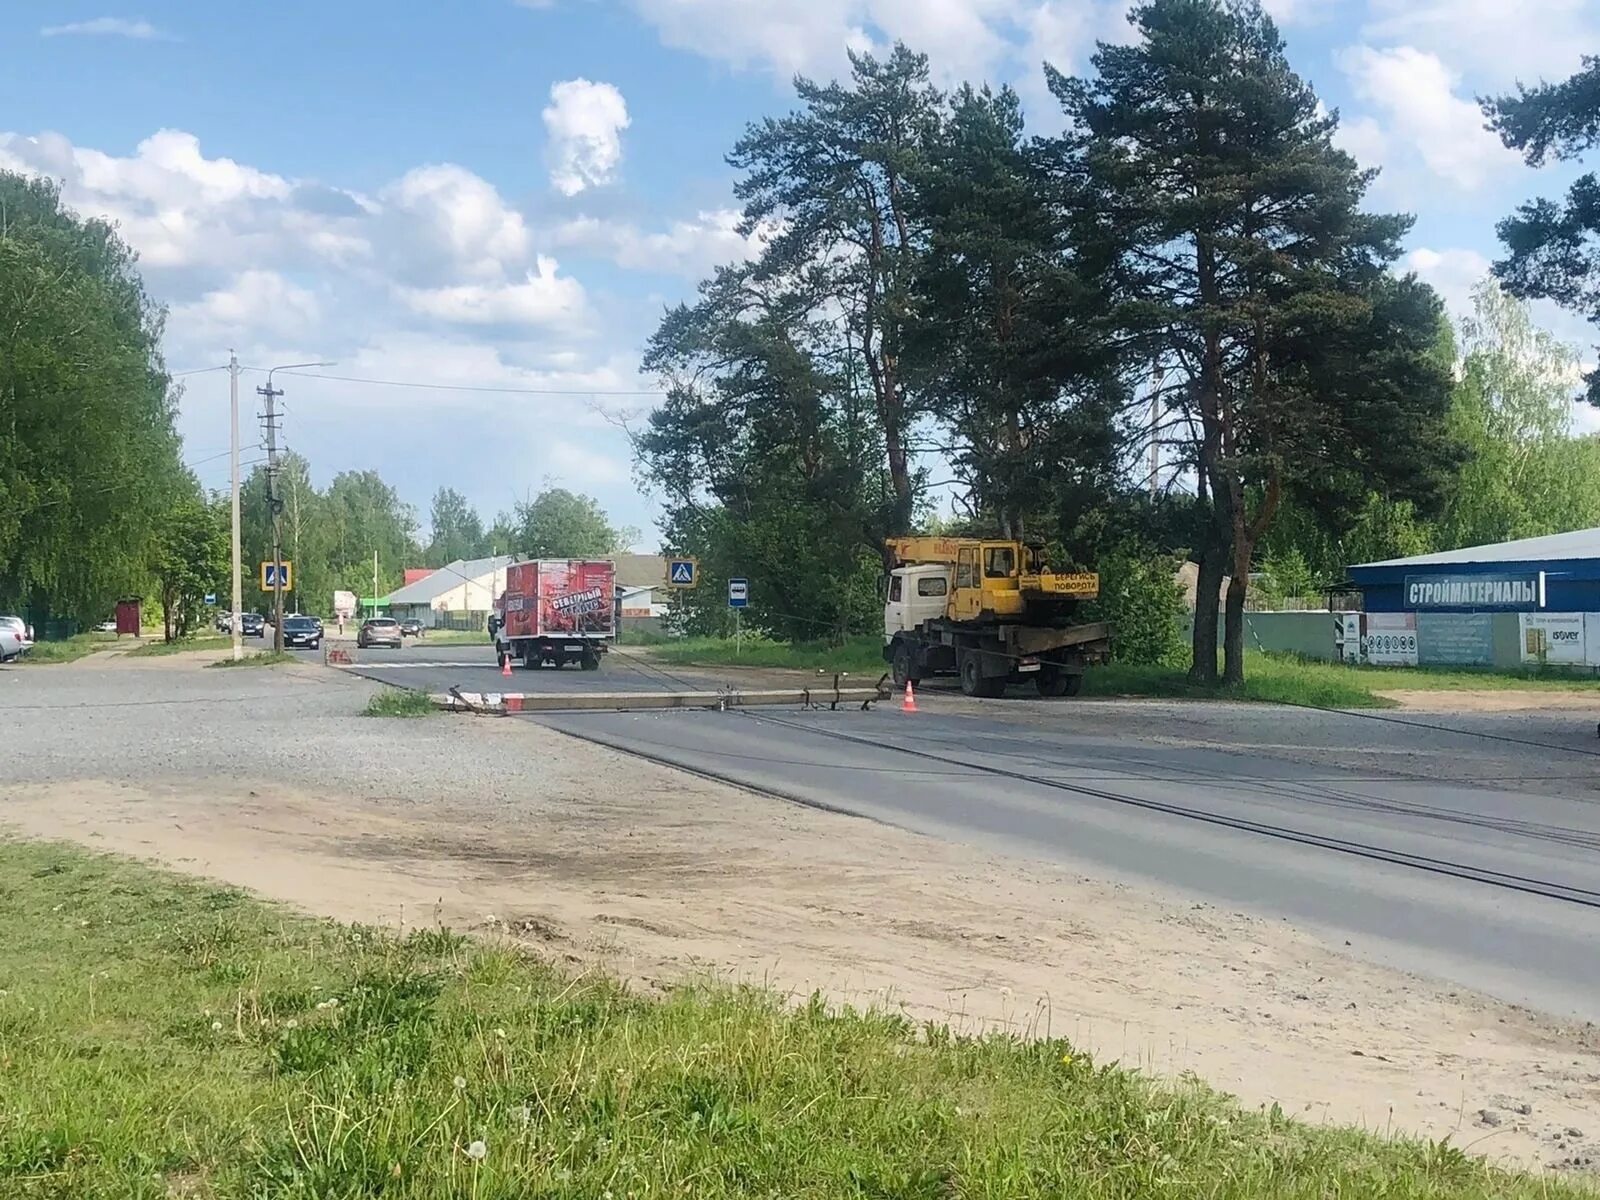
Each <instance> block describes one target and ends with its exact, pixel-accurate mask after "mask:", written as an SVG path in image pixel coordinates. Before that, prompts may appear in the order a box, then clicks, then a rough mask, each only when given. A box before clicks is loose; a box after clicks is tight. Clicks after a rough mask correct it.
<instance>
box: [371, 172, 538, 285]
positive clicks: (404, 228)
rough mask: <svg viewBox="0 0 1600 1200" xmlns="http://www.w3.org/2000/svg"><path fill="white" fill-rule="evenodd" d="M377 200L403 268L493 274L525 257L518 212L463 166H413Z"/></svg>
mask: <svg viewBox="0 0 1600 1200" xmlns="http://www.w3.org/2000/svg"><path fill="white" fill-rule="evenodd" d="M379 200H380V201H381V203H382V205H383V207H384V209H385V210H386V212H387V213H388V214H389V216H390V218H391V222H390V223H391V225H392V226H395V227H394V228H392V229H391V234H392V237H393V240H392V242H391V244H392V246H393V249H394V251H395V253H396V254H397V255H398V256H399V258H400V260H402V261H401V263H400V264H399V265H400V266H401V268H402V271H403V273H407V274H419V273H420V274H433V273H441V272H442V273H449V274H457V275H460V276H465V277H466V278H469V279H485V280H487V279H498V278H500V277H501V275H502V274H503V273H504V272H505V271H506V269H507V268H508V267H515V266H518V265H520V264H522V263H524V262H526V261H527V258H528V253H529V250H530V247H531V245H532V239H531V238H530V236H529V233H528V227H527V223H526V222H525V221H524V220H523V219H522V214H521V213H519V212H517V211H516V210H515V209H513V208H511V207H510V206H509V205H507V204H506V202H505V201H504V200H503V199H502V198H501V196H500V193H499V192H498V191H496V190H495V187H494V185H493V184H491V183H489V182H488V181H487V180H486V179H483V178H481V177H479V176H478V175H475V174H473V173H472V172H471V171H469V170H467V169H466V168H465V167H458V166H456V165H455V164H453V163H443V164H437V165H433V166H427V167H416V168H414V169H413V170H410V171H407V172H406V173H405V174H404V175H403V176H401V177H400V178H399V179H398V180H396V181H395V182H394V183H392V184H390V185H389V186H388V187H386V188H384V189H383V191H382V192H381V193H379Z"/></svg>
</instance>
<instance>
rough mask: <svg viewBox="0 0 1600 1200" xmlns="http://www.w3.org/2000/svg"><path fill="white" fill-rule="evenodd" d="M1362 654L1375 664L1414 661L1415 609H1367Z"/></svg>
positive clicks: (1408, 664) (1407, 664)
mask: <svg viewBox="0 0 1600 1200" xmlns="http://www.w3.org/2000/svg"><path fill="white" fill-rule="evenodd" d="M1362 648H1363V650H1364V653H1363V655H1362V657H1363V658H1365V659H1366V661H1367V662H1369V663H1371V664H1372V665H1373V666H1375V667H1414V666H1416V665H1417V617H1416V614H1415V613H1368V614H1367V636H1366V638H1365V639H1364V640H1363V643H1362Z"/></svg>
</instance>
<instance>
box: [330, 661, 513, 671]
mask: <svg viewBox="0 0 1600 1200" xmlns="http://www.w3.org/2000/svg"><path fill="white" fill-rule="evenodd" d="M350 666H352V667H359V668H360V669H361V670H363V671H414V670H415V671H421V670H427V671H437V670H441V669H444V668H447V667H448V668H451V669H459V668H462V667H482V668H484V669H485V670H489V671H498V670H499V669H500V668H499V667H497V666H495V665H494V663H492V662H354V663H351V664H350Z"/></svg>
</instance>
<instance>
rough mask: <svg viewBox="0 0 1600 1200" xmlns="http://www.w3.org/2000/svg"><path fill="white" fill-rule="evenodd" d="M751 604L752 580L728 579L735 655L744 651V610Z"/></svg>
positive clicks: (739, 655)
mask: <svg viewBox="0 0 1600 1200" xmlns="http://www.w3.org/2000/svg"><path fill="white" fill-rule="evenodd" d="M749 605H750V581H749V580H748V579H730V580H728V607H729V608H731V609H733V656H734V657H735V658H739V657H741V656H742V655H743V653H744V610H745V609H746V608H748V607H749Z"/></svg>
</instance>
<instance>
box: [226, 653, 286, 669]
mask: <svg viewBox="0 0 1600 1200" xmlns="http://www.w3.org/2000/svg"><path fill="white" fill-rule="evenodd" d="M294 661H295V656H294V655H292V654H290V653H288V652H287V651H283V652H280V651H277V650H257V651H256V652H255V653H254V654H246V655H245V656H244V657H243V658H219V659H218V660H217V661H216V662H214V663H207V664H206V666H208V667H276V666H280V665H281V664H283V663H292V662H294Z"/></svg>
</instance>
